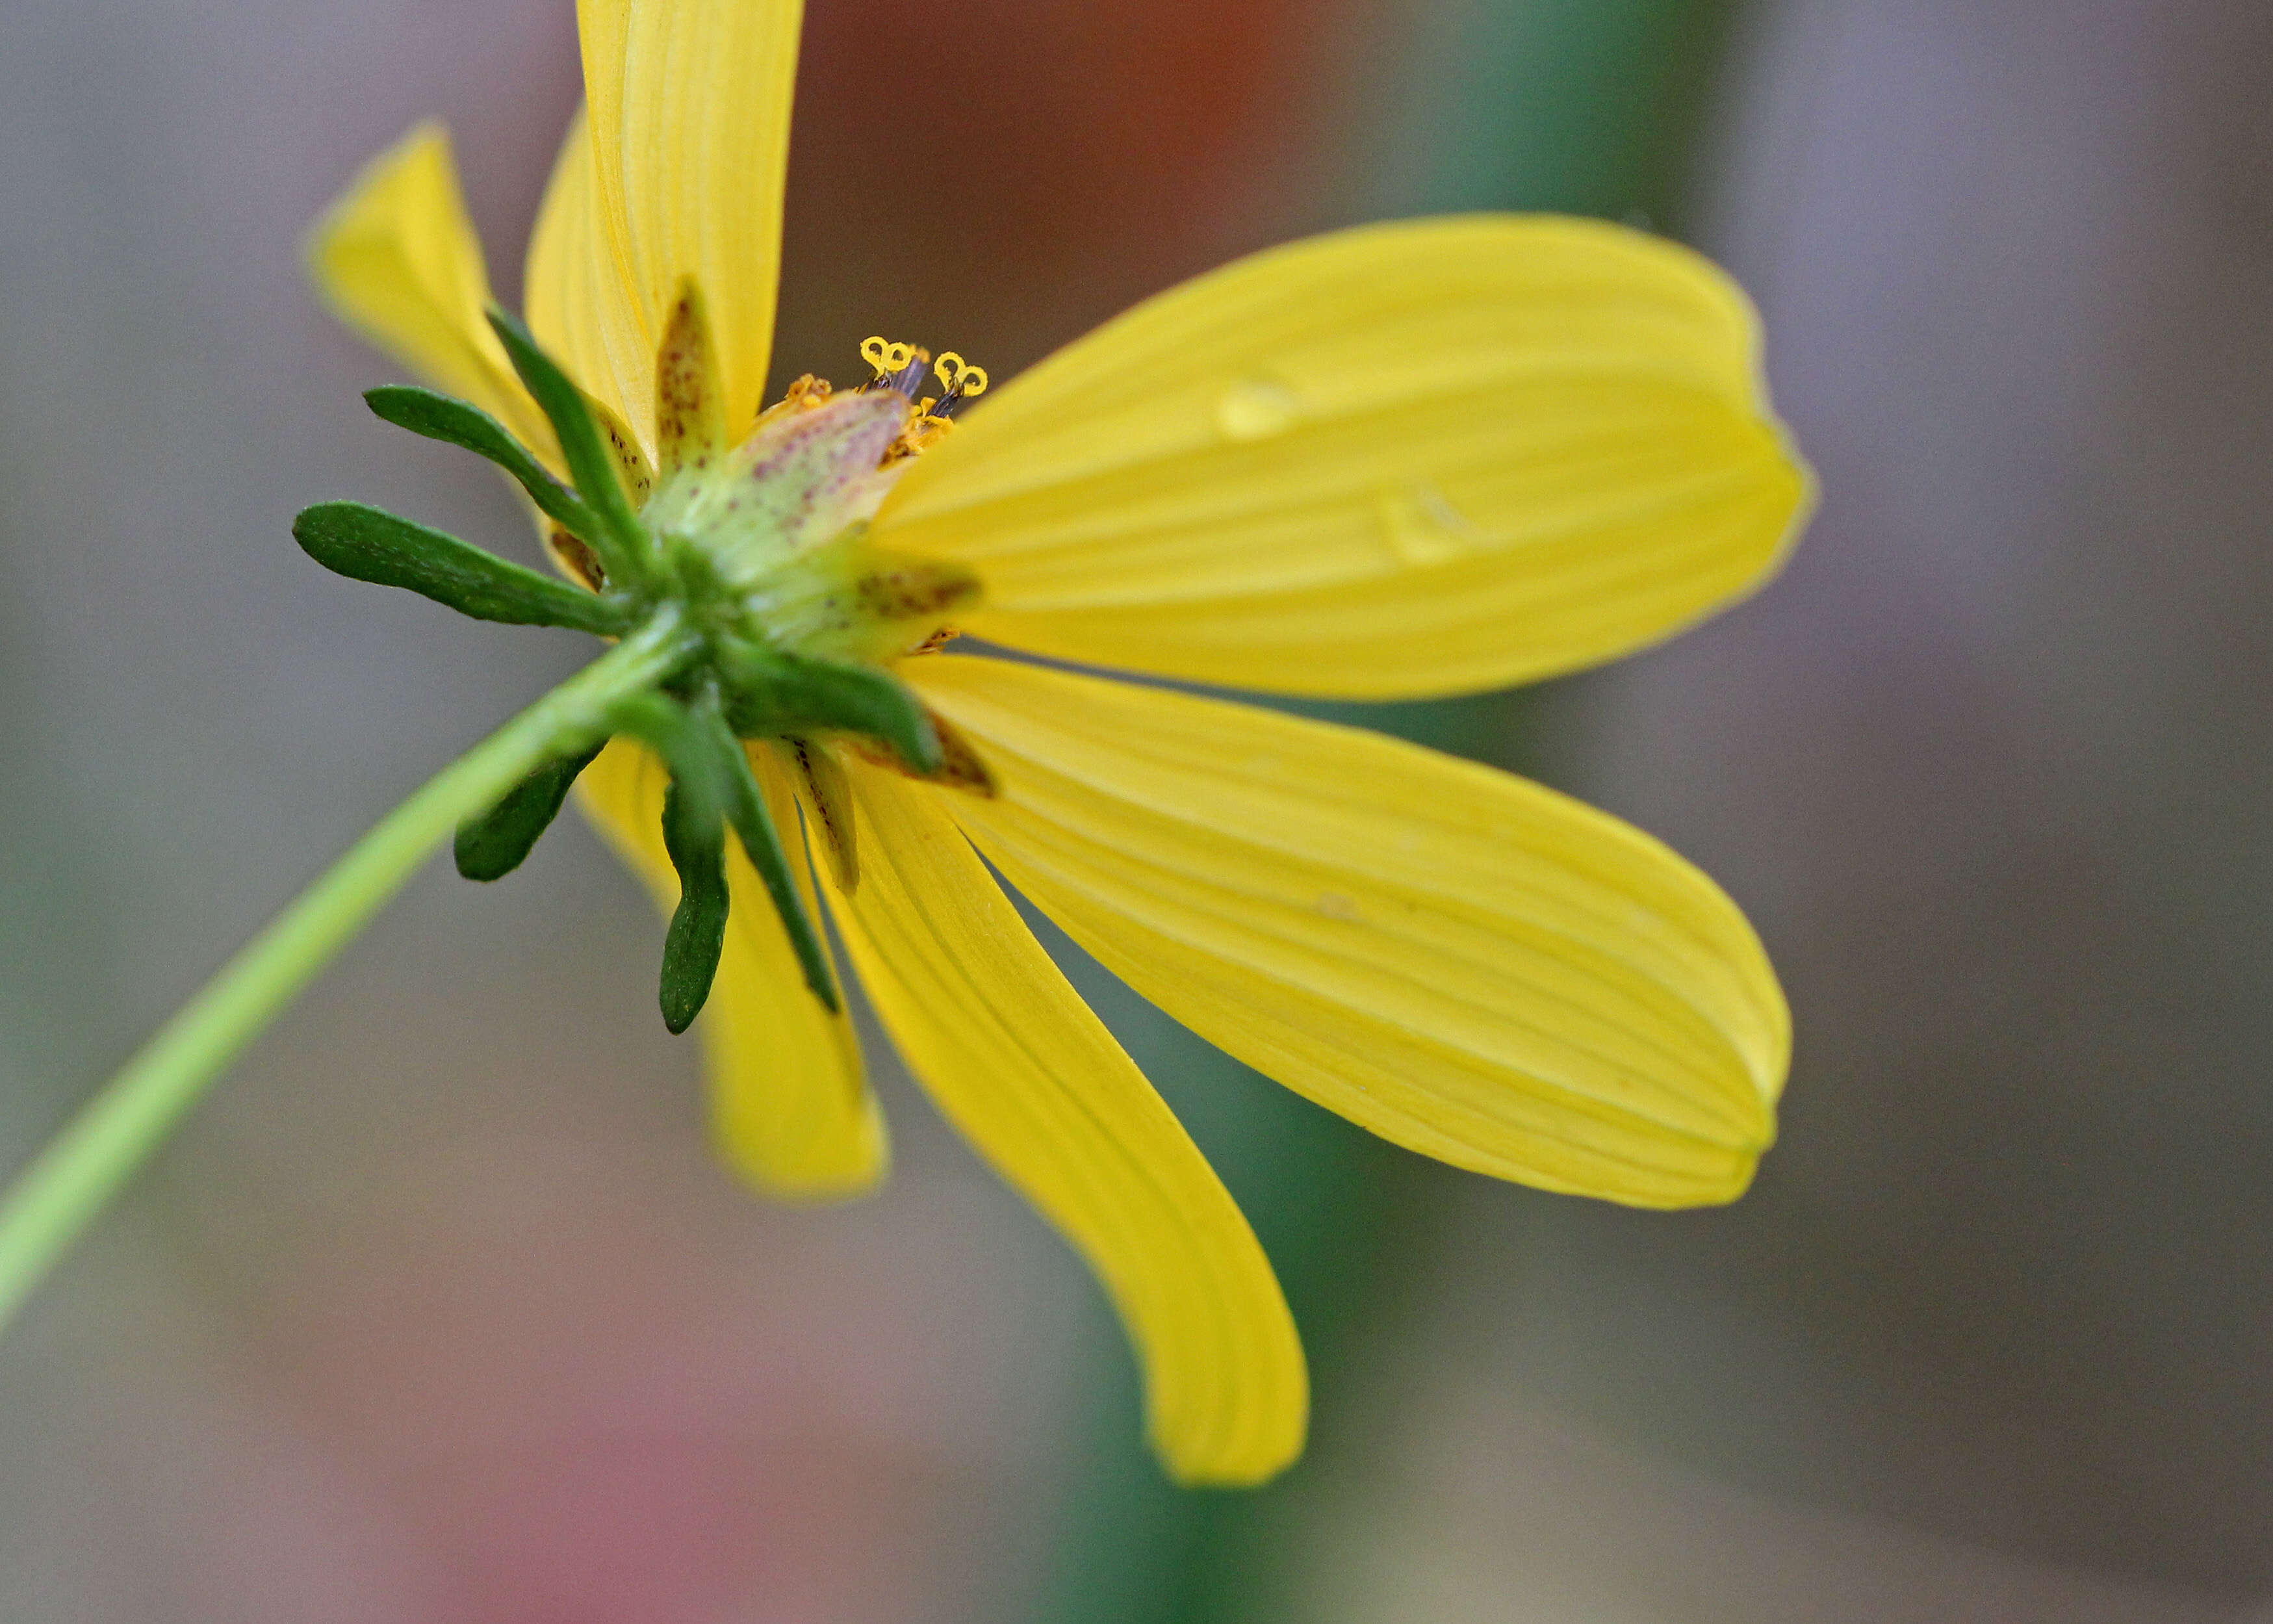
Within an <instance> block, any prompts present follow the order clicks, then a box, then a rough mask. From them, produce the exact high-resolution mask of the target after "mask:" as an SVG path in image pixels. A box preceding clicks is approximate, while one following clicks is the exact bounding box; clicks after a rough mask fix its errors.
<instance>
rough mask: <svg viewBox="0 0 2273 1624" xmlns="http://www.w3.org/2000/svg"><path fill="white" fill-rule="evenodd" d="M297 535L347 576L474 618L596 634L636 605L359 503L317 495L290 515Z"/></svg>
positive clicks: (618, 628)
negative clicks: (310, 505)
mask: <svg viewBox="0 0 2273 1624" xmlns="http://www.w3.org/2000/svg"><path fill="white" fill-rule="evenodd" d="M292 538H293V539H294V540H295V541H297V542H298V543H299V544H300V547H301V550H302V551H303V552H304V553H307V555H308V556H309V557H310V558H311V559H313V560H316V562H318V563H319V564H321V565H322V566H323V567H324V568H326V569H329V570H334V571H336V572H337V573H338V574H340V575H346V576H348V577H349V579H350V580H355V581H369V582H372V583H376V584H377V585H379V586H399V587H403V588H406V589H408V590H410V591H413V592H416V593H417V594H418V595H419V596H420V597H422V598H432V599H433V600H434V601H435V602H436V603H438V604H442V605H446V606H447V607H449V608H452V609H455V610H456V611H457V612H458V613H461V614H469V615H471V616H473V617H474V619H476V620H497V621H501V622H503V623H504V624H506V625H507V626H565V627H568V628H572V629H573V630H575V631H580V632H591V633H593V634H595V635H597V636H602V637H614V636H620V635H622V634H623V633H625V632H626V631H628V630H630V629H631V626H632V621H633V619H634V611H633V610H632V608H631V607H630V606H629V605H626V604H624V603H622V602H621V601H619V600H618V599H615V598H600V597H596V596H595V595H594V594H592V593H590V592H583V591H579V590H577V589H576V588H574V587H573V586H570V585H568V584H567V583H565V582H560V581H555V580H553V579H552V578H551V576H549V575H538V574H537V573H536V571H535V570H533V569H529V568H523V567H522V566H521V565H519V564H514V563H511V562H508V561H507V560H504V559H501V558H499V557H498V556H497V555H496V554H494V553H484V552H483V551H482V549H481V548H479V547H476V546H475V545H473V544H472V543H470V542H464V541H460V540H459V539H458V538H456V537H455V536H446V535H444V534H443V533H442V532H441V531H440V530H429V529H427V528H426V527H425V526H424V525H423V524H414V523H411V522H410V521H409V519H404V518H398V517H397V516H396V515H394V514H391V513H388V512H386V511H385V510H384V509H381V508H367V507H365V506H364V504H363V503H361V502H319V503H318V504H317V505H316V506H315V507H313V508H304V509H303V510H302V511H301V513H300V515H299V516H298V517H297V518H296V519H294V520H293V521H292Z"/></svg>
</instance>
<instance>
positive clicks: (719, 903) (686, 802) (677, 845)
mask: <svg viewBox="0 0 2273 1624" xmlns="http://www.w3.org/2000/svg"><path fill="white" fill-rule="evenodd" d="M705 799H706V798H705V797H704V796H703V795H702V794H701V793H699V792H697V793H688V789H687V786H686V785H685V784H683V783H680V782H678V781H674V782H673V783H672V784H671V789H670V791H669V793H666V794H665V795H664V800H663V844H664V850H666V851H668V852H669V853H671V866H672V867H673V868H677V869H678V870H679V906H678V907H676V908H674V909H673V910H671V928H670V929H668V930H666V931H665V932H664V938H663V977H662V985H661V988H660V989H659V990H660V1001H661V1003H662V1004H663V1024H664V1026H668V1027H669V1028H670V1029H671V1032H672V1033H674V1034H677V1033H681V1032H684V1031H686V1029H687V1027H689V1026H693V1025H694V1018H695V1017H696V1016H697V1015H700V1014H701V1012H702V1005H703V1004H705V1003H706V1002H708V1001H709V996H710V983H711V981H713V980H715V979H716V976H717V974H718V955H719V954H720V952H721V951H724V947H725V945H726V914H727V908H728V906H729V905H730V902H731V898H729V896H728V894H727V891H726V828H725V825H724V823H722V822H721V821H720V820H719V816H718V809H717V806H716V803H715V802H711V803H710V804H708V805H705V804H703V803H704V801H705Z"/></svg>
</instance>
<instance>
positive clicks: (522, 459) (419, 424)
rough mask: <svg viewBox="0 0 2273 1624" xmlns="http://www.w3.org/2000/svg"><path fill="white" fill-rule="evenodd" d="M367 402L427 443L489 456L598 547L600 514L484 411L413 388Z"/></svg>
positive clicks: (370, 396)
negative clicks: (438, 443) (436, 443)
mask: <svg viewBox="0 0 2273 1624" xmlns="http://www.w3.org/2000/svg"><path fill="white" fill-rule="evenodd" d="M363 398H364V404H366V405H368V406H369V407H370V408H371V410H372V411H373V412H375V413H376V414H377V415H378V416H379V417H382V418H384V419H385V420H386V421H387V422H389V423H392V424H393V425H394V426H395V427H397V428H401V429H409V431H410V432H412V433H413V434H423V435H424V436H425V437H426V438H427V439H428V440H441V441H442V442H443V443H444V444H446V445H452V446H462V447H465V448H466V449H467V450H469V451H470V452H472V453H474V454H475V455H476V456H484V457H487V458H488V459H489V460H490V461H491V462H494V463H496V464H497V465H498V466H499V468H502V469H503V470H505V471H506V472H507V473H508V474H511V475H512V476H513V477H514V479H516V480H517V481H519V482H520V485H521V489H522V490H524V491H526V492H529V500H531V501H533V502H535V503H536V505H537V507H538V508H540V509H541V510H542V511H543V512H544V515H545V516H546V517H547V518H549V519H551V520H552V521H553V523H556V524H559V526H560V527H561V528H562V529H563V530H567V531H568V532H569V533H570V534H571V535H574V536H576V537H579V538H581V539H583V540H584V541H586V542H588V543H592V544H593V545H597V538H599V537H600V534H601V531H600V521H599V518H598V515H596V514H594V513H593V512H592V510H591V509H590V508H587V507H586V506H585V505H584V503H583V500H582V499H581V498H580V497H578V496H577V494H576V493H575V492H574V491H571V490H570V489H569V488H568V487H567V486H566V485H562V484H561V483H560V482H559V480H558V479H555V478H554V477H552V476H551V474H550V473H548V472H546V471H545V469H544V464H543V463H541V462H538V461H537V460H536V457H535V456H534V455H531V454H530V452H529V447H526V446H524V445H522V444H521V442H520V441H519V440H515V439H514V437H513V435H512V433H511V432H510V431H508V430H507V429H506V426H505V425H504V424H502V423H499V421H498V420H497V419H496V418H495V417H491V416H490V415H489V413H487V412H485V411H484V410H482V409H481V408H480V407H478V406H476V405H473V404H471V403H469V402H465V401H461V400H458V399H455V398H454V397H453V396H451V395H438V394H436V393H435V392H434V391H433V390H431V389H420V388H415V387H412V386H410V385H409V384H388V385H386V387H383V388H378V389H366V390H364V397H363Z"/></svg>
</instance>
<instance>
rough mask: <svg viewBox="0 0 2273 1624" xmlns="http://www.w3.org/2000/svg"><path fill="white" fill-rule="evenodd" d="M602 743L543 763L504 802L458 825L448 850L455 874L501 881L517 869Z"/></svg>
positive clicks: (513, 789)
mask: <svg viewBox="0 0 2273 1624" xmlns="http://www.w3.org/2000/svg"><path fill="white" fill-rule="evenodd" d="M606 742H607V741H606V740H602V741H600V742H599V743H598V744H595V745H594V746H592V748H590V749H589V750H583V751H580V752H578V753H577V754H576V755H574V756H560V757H559V758H557V759H556V760H553V761H549V762H547V763H544V765H543V766H542V767H539V768H538V769H537V770H536V771H534V772H532V773H530V774H529V776H528V777H527V778H523V779H522V780H521V782H520V783H518V784H516V785H514V786H513V788H512V789H511V790H509V791H508V792H506V798H505V799H504V800H503V801H499V802H498V803H497V805H495V806H494V807H491V808H490V809H489V810H488V811H486V812H484V813H483V814H482V815H481V816H478V817H469V818H468V819H467V820H466V821H465V822H464V823H461V824H459V825H458V838H457V839H456V841H455V842H454V844H453V846H452V848H451V849H452V851H453V853H454V855H455V856H456V858H457V860H458V872H459V873H460V874H462V875H464V876H466V877H467V878H468V879H469V880H501V879H503V878H504V877H505V876H506V875H508V874H511V873H512V872H513V871H514V869H515V868H520V867H521V863H522V861H524V860H525V859H526V858H527V857H528V856H529V853H530V852H531V851H532V850H534V849H535V848H536V842H537V839H538V838H539V837H540V836H542V835H543V834H544V831H546V830H547V829H549V828H551V826H552V820H553V819H554V818H556V817H558V816H560V805H561V802H563V801H566V800H567V799H568V791H569V789H570V787H571V786H573V785H574V783H575V782H576V778H577V775H578V774H579V773H581V772H582V771H584V769H585V768H587V767H589V766H590V765H591V764H592V758H593V757H594V756H597V755H598V754H599V753H600V750H601V748H602V746H604V745H605V744H606Z"/></svg>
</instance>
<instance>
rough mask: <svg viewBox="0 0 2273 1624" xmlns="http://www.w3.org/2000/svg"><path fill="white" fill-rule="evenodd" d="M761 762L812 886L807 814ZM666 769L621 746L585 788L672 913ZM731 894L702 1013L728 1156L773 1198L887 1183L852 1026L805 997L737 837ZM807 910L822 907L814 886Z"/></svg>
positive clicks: (588, 775)
mask: <svg viewBox="0 0 2273 1624" xmlns="http://www.w3.org/2000/svg"><path fill="white" fill-rule="evenodd" d="M751 764H752V765H753V766H754V767H755V768H756V769H757V770H758V774H759V783H760V784H761V786H764V788H765V791H766V799H767V801H768V804H769V806H770V808H772V811H773V815H774V820H775V823H776V826H777V827H778V828H779V829H780V830H781V831H782V835H783V839H784V844H786V845H787V846H789V849H790V850H791V853H794V854H795V858H796V861H794V862H793V864H792V867H793V868H795V869H796V871H797V873H798V876H799V883H800V884H801V885H805V884H806V869H805V863H804V861H803V853H804V847H803V846H802V845H800V844H799V842H798V839H797V827H798V824H797V808H796V803H795V802H794V801H793V800H792V799H791V794H790V791H789V786H788V784H787V782H786V780H785V779H784V778H782V776H781V774H780V772H779V770H778V769H777V768H776V767H774V765H773V764H772V763H771V762H770V761H769V760H768V759H767V758H766V756H764V755H763V754H762V753H755V752H754V753H753V756H752V763H751ZM668 781H669V780H668V777H667V775H666V774H665V772H664V767H663V763H661V762H659V761H657V760H656V757H655V756H654V755H653V754H652V753H650V752H649V750H648V749H647V748H645V747H643V746H641V745H635V744H633V743H631V742H629V741H626V740H622V739H619V740H617V741H614V742H613V743H611V744H610V745H609V746H608V748H606V749H605V750H604V751H602V752H601V754H600V758H599V759H598V760H597V761H596V762H594V763H592V764H591V765H590V766H589V767H588V768H586V769H585V770H584V774H583V776H582V777H581V778H579V779H578V780H577V790H578V792H579V793H580V794H581V796H582V799H583V804H584V807H585V809H586V810H587V811H588V812H589V813H590V814H591V816H592V820H593V822H594V823H596V824H597V825H598V827H599V829H600V831H601V832H602V833H603V834H604V835H606V836H607V838H608V839H609V841H610V843H611V844H612V845H613V846H615V848H616V849H617V851H618V852H619V853H621V854H622V855H623V858H624V861H626V862H627V863H629V864H630V865H631V868H632V870H633V872H634V873H635V874H637V875H638V876H640V878H641V879H642V880H644V881H645V882H646V883H647V884H648V887H649V890H650V891H653V892H654V893H655V896H656V901H657V902H658V903H660V904H661V905H662V906H664V908H665V909H666V910H668V909H669V908H671V906H674V905H676V904H677V902H678V900H679V879H678V876H677V875H676V874H675V873H674V872H673V871H672V868H671V859H670V857H669V855H668V854H667V853H665V852H664V848H663V833H662V816H663V794H664V788H665V786H666V785H667V783H668ZM728 846H729V848H730V849H729V851H728V853H727V868H726V878H727V883H728V885H729V887H730V888H731V891H732V893H733V898H734V906H733V911H732V913H731V914H730V915H729V919H728V924H727V929H726V948H725V953H724V957H723V958H722V959H720V960H719V964H718V979H717V980H716V982H714V983H713V984H712V987H711V990H710V1002H709V1005H708V1006H707V1007H706V1008H705V1009H704V1011H703V1013H702V1016H701V1033H702V1035H703V1040H704V1046H705V1049H706V1050H707V1051H708V1056H709V1077H710V1109H711V1125H712V1130H713V1132H714V1135H715V1137H716V1140H717V1144H718V1148H719V1154H721V1155H723V1156H724V1158H725V1160H726V1161H727V1162H729V1163H730V1164H731V1165H732V1166H733V1167H734V1168H735V1169H738V1170H739V1171H740V1172H741V1173H742V1174H744V1175H745V1176H746V1177H748V1178H749V1179H750V1181H751V1182H752V1183H753V1184H756V1185H757V1186H758V1187H759V1188H761V1190H764V1191H765V1192H768V1193H769V1194H772V1195H777V1196H784V1197H789V1198H791V1199H806V1200H820V1199H831V1198H835V1197H839V1196H848V1195H857V1194H859V1193H860V1192H863V1191H866V1190H868V1189H870V1188H872V1187H873V1186H874V1184H876V1182H877V1181H878V1180H879V1179H881V1177H883V1175H884V1169H885V1162H886V1159H887V1153H886V1147H885V1138H884V1123H883V1116H882V1115H881V1112H879V1111H878V1110H877V1109H876V1101H875V1097H874V1095H873V1094H870V1093H869V1092H868V1086H867V1084H866V1080H865V1079H864V1077H863V1074H862V1071H861V1064H860V1044H859V1038H858V1037H857V1036H855V1035H854V1033H853V1030H852V1025H851V1021H850V1020H849V1019H846V1018H845V1017H844V1016H842V1015H836V1016H832V1015H830V1014H829V1012H828V1011H826V1010H825V1009H823V1008H822V1007H821V1003H820V1001H819V1000H818V999H816V998H815V997H814V996H813V995H812V994H811V993H809V992H807V991H806V987H805V980H804V977H803V975H802V974H801V973H800V972H799V969H798V965H797V959H796V956H795V954H794V953H793V952H792V951H791V948H790V945H789V937H788V935H787V933H786V932H785V931H784V930H783V929H782V925H781V920H780V917H779V916H778V915H777V914H776V913H775V912H774V908H773V904H772V902H771V901H770V900H769V898H767V895H766V890H765V886H764V884H763V883H761V881H760V880H759V878H758V876H757V873H756V871H755V870H754V869H753V868H751V867H750V862H749V859H748V858H746V857H745V856H744V855H743V854H742V851H741V847H740V846H738V845H735V844H734V843H733V842H731V841H730V842H728ZM812 906H813V897H812V894H811V891H810V887H809V886H807V888H806V907H807V908H811V907H812Z"/></svg>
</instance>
